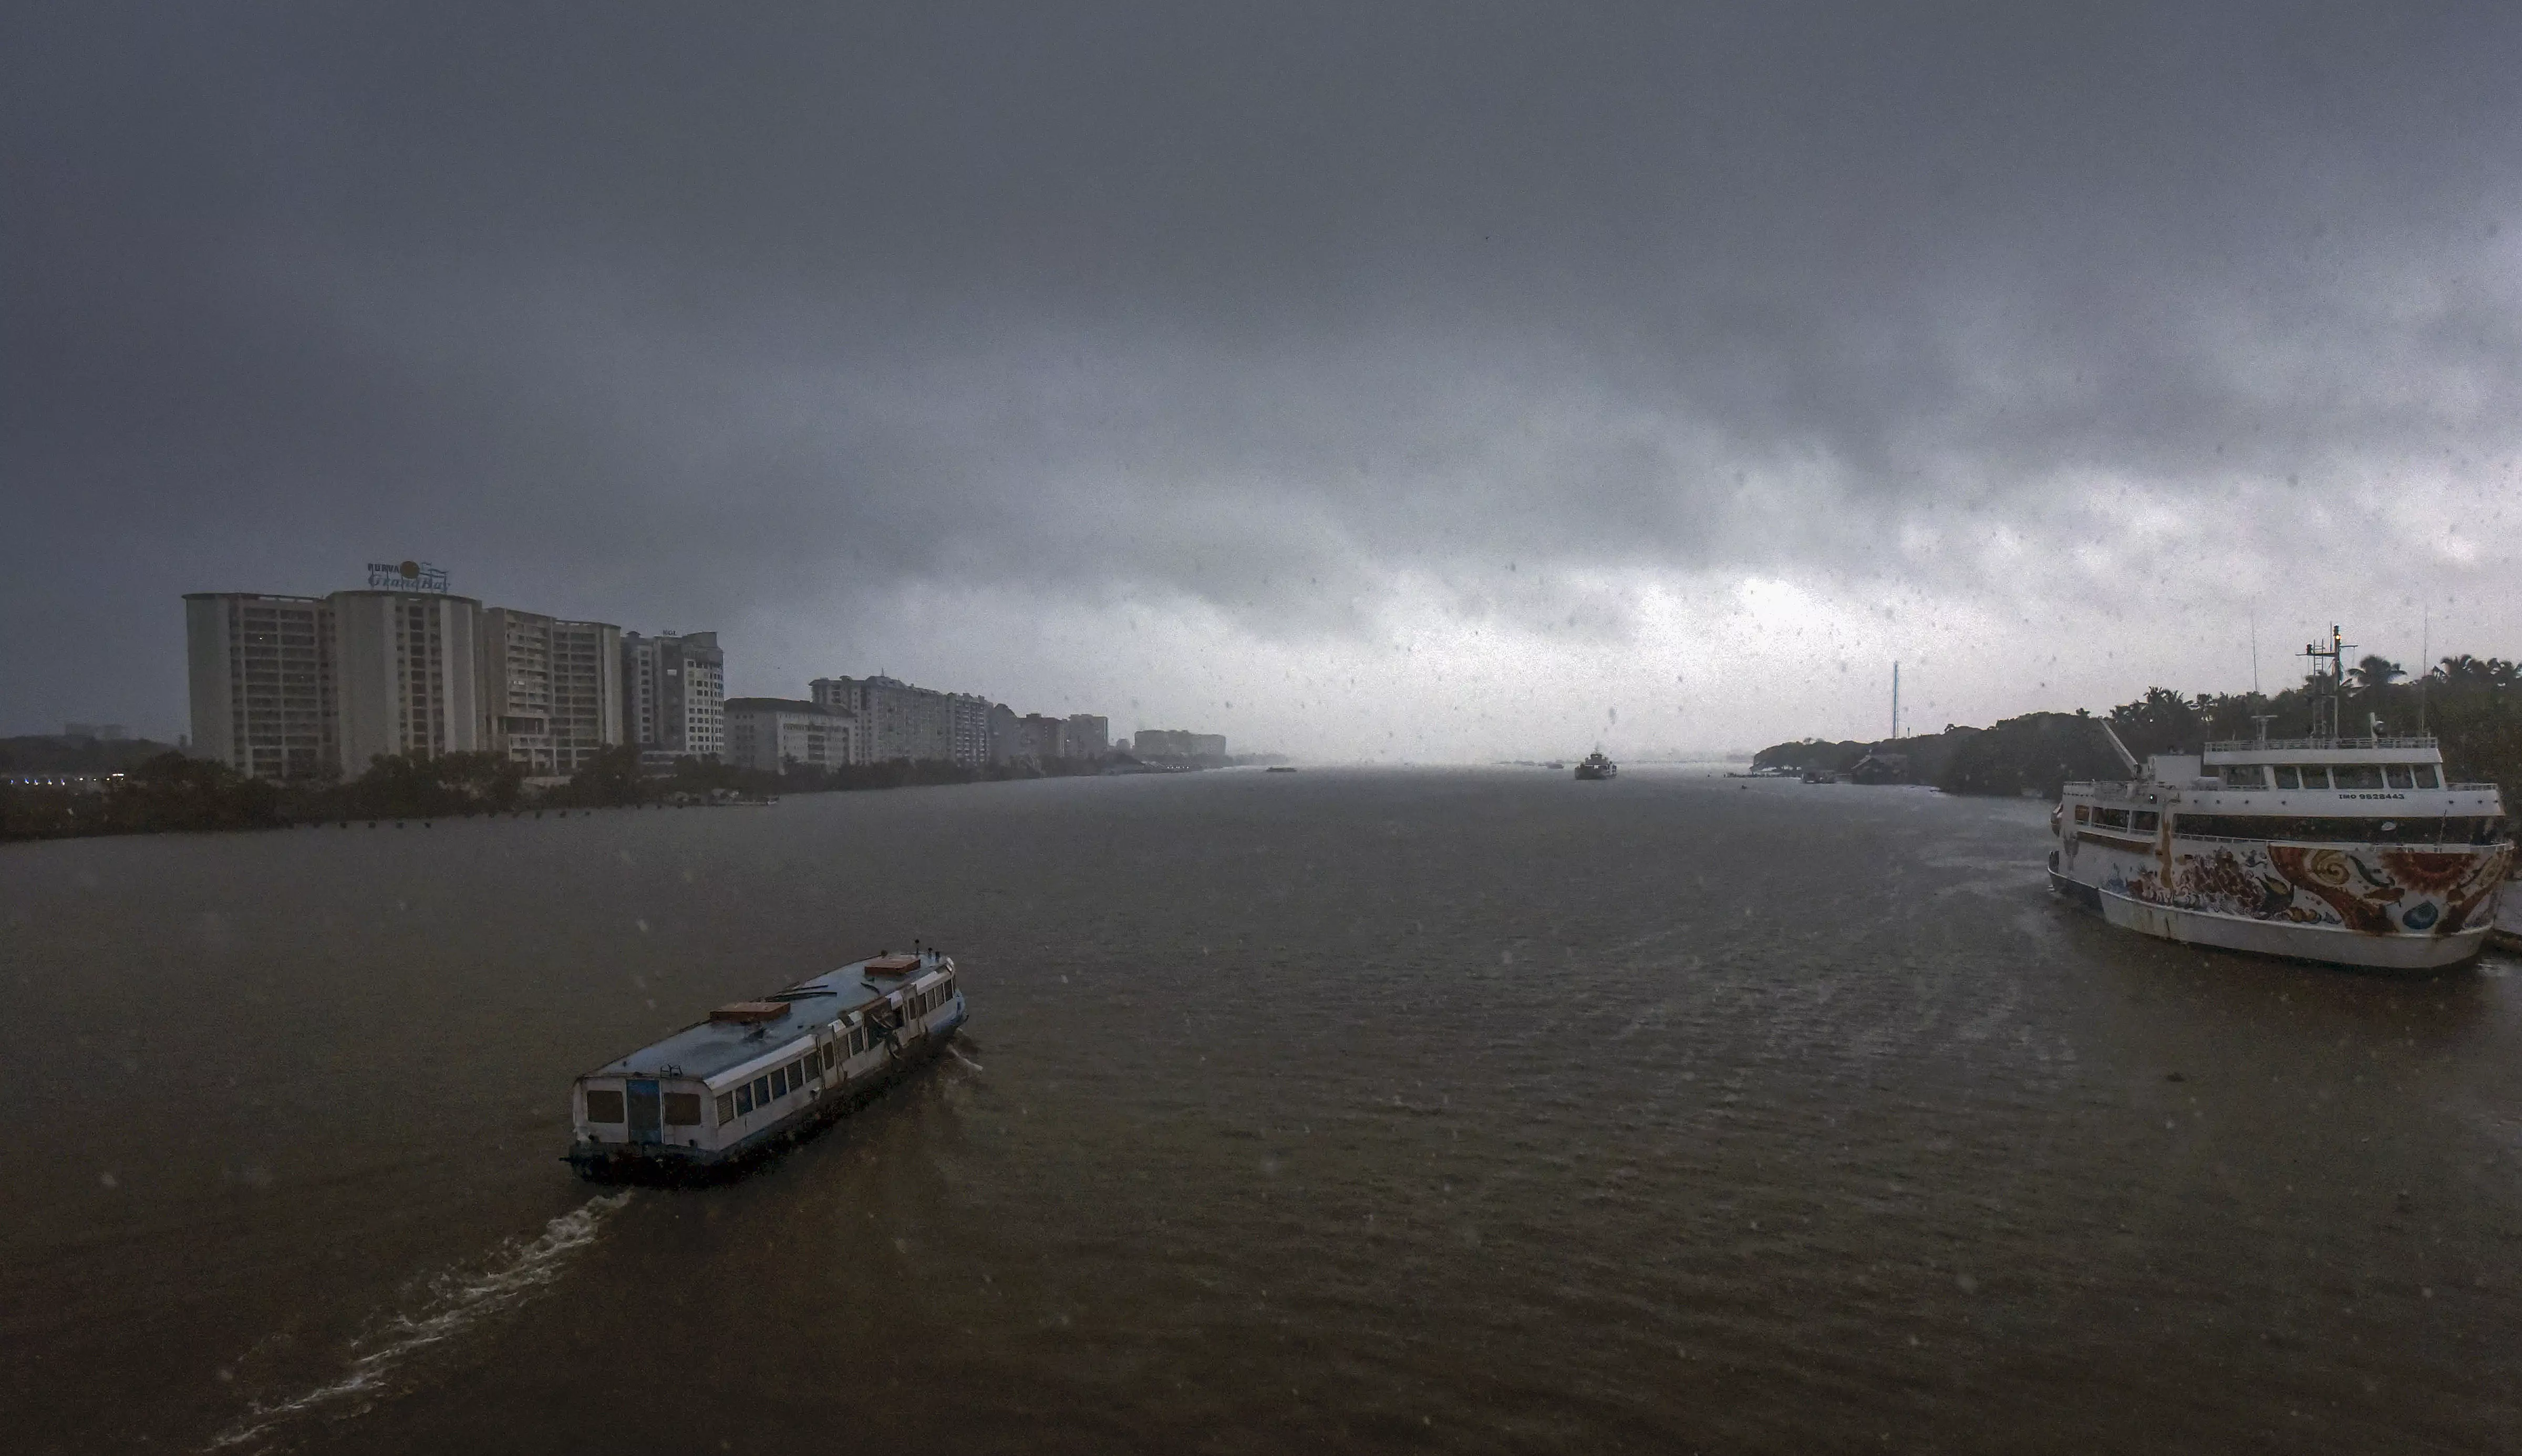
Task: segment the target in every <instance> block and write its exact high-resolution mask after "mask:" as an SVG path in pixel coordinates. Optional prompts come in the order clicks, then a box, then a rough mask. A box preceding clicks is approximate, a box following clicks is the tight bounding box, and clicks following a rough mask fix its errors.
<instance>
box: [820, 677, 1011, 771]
mask: <svg viewBox="0 0 2522 1456" xmlns="http://www.w3.org/2000/svg"><path fill="white" fill-rule="evenodd" d="M808 688H809V690H810V691H812V692H813V693H814V695H815V704H816V706H817V707H819V708H822V709H825V710H826V711H829V712H834V713H847V714H849V715H851V716H852V717H854V718H856V719H857V720H858V722H859V725H860V728H859V732H860V740H861V742H862V743H863V744H864V747H863V748H862V749H861V753H862V754H863V756H864V762H866V763H874V764H880V763H891V762H893V761H894V760H896V759H911V760H913V761H916V762H923V763H924V762H944V763H955V764H961V765H963V766H965V767H966V768H979V767H980V766H982V765H984V764H987V763H988V762H990V754H991V748H990V718H991V705H990V701H989V699H987V698H981V697H974V696H973V695H972V694H970V693H964V692H940V691H938V690H937V689H936V688H933V687H914V686H912V685H911V684H910V683H908V682H905V681H900V680H899V679H895V678H886V677H874V678H817V679H816V680H815V681H813V682H811V683H809V684H808Z"/></svg>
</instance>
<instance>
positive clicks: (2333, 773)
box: [2329, 764, 2382, 788]
mask: <svg viewBox="0 0 2522 1456" xmlns="http://www.w3.org/2000/svg"><path fill="white" fill-rule="evenodd" d="M2329 775H2330V777H2331V779H2332V780H2334V781H2335V782H2336V783H2337V785H2338V786H2339V787H2340V788H2380V787H2381V786H2382V766H2381V765H2380V764H2340V765H2339V766H2338V767H2337V768H2335V769H2332V770H2330V771H2329Z"/></svg>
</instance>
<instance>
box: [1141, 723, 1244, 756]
mask: <svg viewBox="0 0 2522 1456" xmlns="http://www.w3.org/2000/svg"><path fill="white" fill-rule="evenodd" d="M1133 751H1135V752H1136V753H1137V754H1138V756H1139V757H1141V758H1184V759H1191V758H1224V757H1226V737H1225V735H1224V734H1222V733H1192V732H1186V731H1184V730H1182V729H1180V728H1141V729H1139V736H1138V738H1137V740H1136V746H1135V748H1134V750H1133Z"/></svg>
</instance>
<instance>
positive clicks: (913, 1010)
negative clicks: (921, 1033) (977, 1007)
mask: <svg viewBox="0 0 2522 1456" xmlns="http://www.w3.org/2000/svg"><path fill="white" fill-rule="evenodd" d="M954 995H955V978H954V977H953V976H948V977H947V978H946V979H944V980H942V981H939V982H938V983H937V984H936V985H935V986H933V987H931V988H929V989H928V990H925V991H922V992H920V993H919V994H918V995H916V996H909V997H905V998H903V1003H902V1014H903V1015H904V1016H906V1017H908V1018H911V1019H914V1020H915V1019H917V1018H918V1017H921V1016H925V1015H927V1014H928V1013H929V1012H930V1011H933V1010H937V1009H938V1008H939V1007H941V1006H944V1005H945V1004H946V1003H947V1002H948V1001H949V1000H950V999H952V998H953V996H954Z"/></svg>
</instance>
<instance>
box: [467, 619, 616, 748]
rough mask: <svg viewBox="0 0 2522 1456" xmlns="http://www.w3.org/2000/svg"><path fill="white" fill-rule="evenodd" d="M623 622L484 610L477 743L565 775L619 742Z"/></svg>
mask: <svg viewBox="0 0 2522 1456" xmlns="http://www.w3.org/2000/svg"><path fill="white" fill-rule="evenodd" d="M622 656H623V654H622V629H620V628H618V627H615V626H613V625H612V624H611V623H607V622H564V621H562V620H560V619H559V618H556V617H546V616H543V615H542V614H541V613H539V612H521V611H517V610H516V609H514V608H511V607H491V608H489V609H487V610H485V611H484V612H483V613H482V642H481V651H480V659H481V665H482V728H483V746H484V747H486V748H489V749H490V750H491V751H492V752H494V753H499V754H503V755H505V756H506V757H507V758H508V759H509V760H510V761H511V762H514V763H517V764H521V765H523V766H524V767H525V770H526V773H527V774H528V775H530V776H535V777H566V776H567V775H572V774H575V773H577V772H578V771H579V770H581V769H584V768H585V767H587V765H588V764H589V763H591V762H593V760H594V758H595V755H596V754H597V753H598V752H599V751H601V750H602V749H604V748H606V747H607V746H610V745H612V744H616V743H620V742H623V741H624V735H623V725H622V715H623V692H622Z"/></svg>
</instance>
